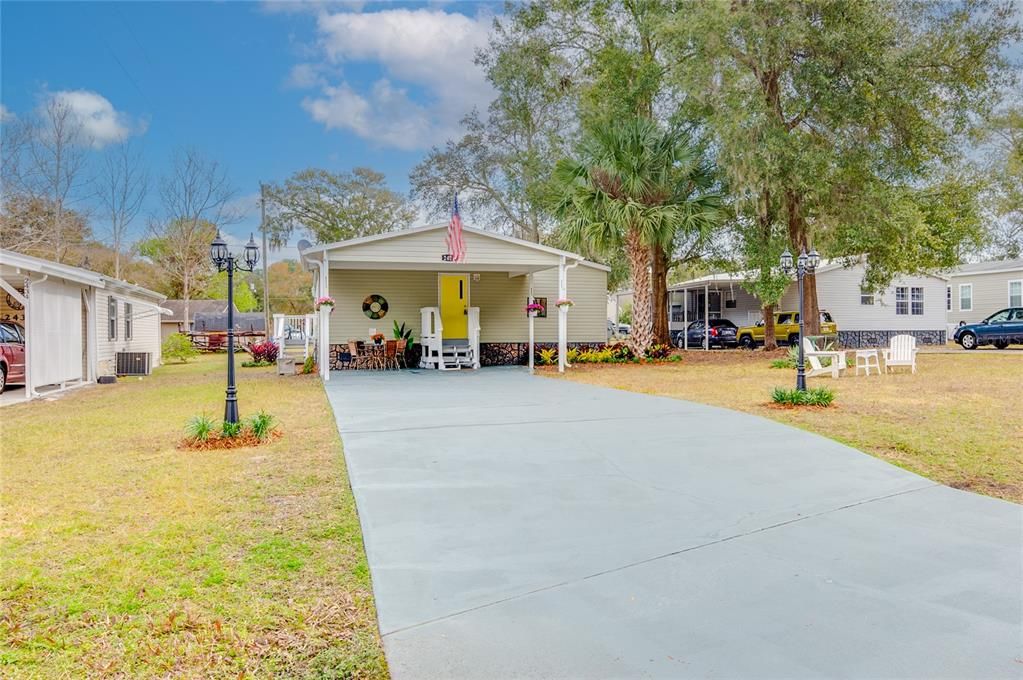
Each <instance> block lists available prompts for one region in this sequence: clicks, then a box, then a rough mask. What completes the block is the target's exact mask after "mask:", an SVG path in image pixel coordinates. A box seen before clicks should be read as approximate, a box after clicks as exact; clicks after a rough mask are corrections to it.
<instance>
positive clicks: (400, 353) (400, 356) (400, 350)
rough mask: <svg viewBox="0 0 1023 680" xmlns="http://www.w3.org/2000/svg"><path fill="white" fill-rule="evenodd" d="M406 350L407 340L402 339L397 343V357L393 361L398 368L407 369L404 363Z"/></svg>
mask: <svg viewBox="0 0 1023 680" xmlns="http://www.w3.org/2000/svg"><path fill="white" fill-rule="evenodd" d="M407 348H408V340H406V339H405V338H402V339H401V340H399V341H398V346H397V348H395V352H396V353H397V355H396V356H395V358H394V359H395V361H396V362H397V365H398V368H408V364H406V363H405V350H406V349H407Z"/></svg>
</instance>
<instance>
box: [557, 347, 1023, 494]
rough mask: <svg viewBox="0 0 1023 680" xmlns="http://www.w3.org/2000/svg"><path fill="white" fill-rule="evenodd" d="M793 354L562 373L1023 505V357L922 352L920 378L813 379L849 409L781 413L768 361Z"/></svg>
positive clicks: (689, 358) (695, 354) (690, 355)
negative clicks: (794, 430)
mask: <svg viewBox="0 0 1023 680" xmlns="http://www.w3.org/2000/svg"><path fill="white" fill-rule="evenodd" d="M784 358H785V352H784V350H779V351H778V352H775V353H765V352H763V351H756V352H702V351H698V350H696V351H693V350H691V351H689V352H687V353H685V362H684V363H682V364H661V365H650V364H646V365H643V364H641V365H631V364H629V365H619V366H577V367H575V368H573V369H572V370H571V371H570V372H568V373H565V374H564V376H563V377H564V378H566V379H569V380H576V381H579V382H585V383H591V384H594V385H603V386H607V387H615V388H619V389H625V390H632V391H634V392H643V393H647V394H656V395H662V396H668V397H675V398H678V399H687V400H690V401H697V402H701V403H705V404H712V405H715V406H723V407H726V408H731V409H735V410H738V411H746V412H748V413H754V414H757V415H760V416H764V417H766V418H771V419H773V420H778V421H781V422H783V423H788V424H790V425H794V426H796V427H801V428H803V429H806V430H810V431H813V432H817V433H818V434H822V435H824V436H825V437H831V438H832V439H836V440H838V441H840V442H842V443H844V444H848V445H849V446H853V447H855V448H858V449H860V450H862V451H866V452H867V453H870V454H873V455H875V456H877V457H879V458H883V459H885V460H887V461H889V462H891V463H894V464H895V465H898V466H900V467H903V468H905V469H907V470H911V471H912V472H916V473H917V474H920V475H923V476H924V477H927V478H929V479H933V480H935V481H937V482H941V483H943V484H948V485H949V486H953V487H957V488H961V489H968V490H971V491H976V492H977V493H983V494H987V495H990V496H995V497H998V498H1004V499H1007V500H1011V501H1015V502H1017V503H1020V502H1023V418H1020V415H1019V404H1020V388H1019V386H1020V384H1021V382H1023V362H1021V361H1020V359H1021V357H1019V356H1010V355H1007V354H994V353H983V352H980V351H977V352H971V353H966V352H963V353H961V354H929V353H927V352H921V353H920V354H919V355H918V357H917V366H918V370H917V373H916V375H913V374H911V373H909V372H908V371H905V370H901V371H899V372H898V373H895V374H890V375H882V376H877V375H872V376H858V377H857V376H854V375H851V373H850V374H847V375H845V376H843V377H842V378H840V379H838V380H832V379H831V378H828V377H817V378H810V379H809V382H810V386H811V387H816V386H826V387H831V388H834V389H835V390H836V392H837V393H838V399H839V402H840V403H841V408H829V409H781V408H777V407H774V406H772V405H771V404H770V403H769V402H767V401H766V400H765V398H764V396H765V395H766V394H768V393H769V392H770V390H771V388H772V387H773V386H774V385H777V384H778V380H779V378H778V375H779V374H778V371H777V370H774V369H772V368H770V366H769V363H770V361H771V360H773V359H784ZM547 375H551V377H555V378H557V377H559V375H558V374H554V373H551V374H547ZM793 378H794V376H793Z"/></svg>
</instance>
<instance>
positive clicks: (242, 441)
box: [178, 428, 284, 451]
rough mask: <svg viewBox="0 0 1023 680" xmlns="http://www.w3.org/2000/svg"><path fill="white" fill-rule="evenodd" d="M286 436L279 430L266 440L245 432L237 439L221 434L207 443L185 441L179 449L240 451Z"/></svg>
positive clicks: (214, 436)
mask: <svg viewBox="0 0 1023 680" xmlns="http://www.w3.org/2000/svg"><path fill="white" fill-rule="evenodd" d="M283 436H284V434H283V433H282V432H281V431H280V430H279V429H276V428H275V429H274V430H273V431H272V432H271V433H270V436H269V437H267V438H266V439H260V438H259V437H257V436H256V435H254V434H252V433H251V432H243V433H241V434H240V435H238V436H237V437H224V436H222V435H219V434H212V435H210V437H209V439H207V440H206V441H198V440H195V439H185V440H183V441H182V442H181V443H180V444H179V445H178V448H179V449H187V450H189V451H219V450H223V449H240V448H244V447H247V446H260V445H261V444H269V443H270V442H275V441H277V440H278V439H280V438H281V437H283Z"/></svg>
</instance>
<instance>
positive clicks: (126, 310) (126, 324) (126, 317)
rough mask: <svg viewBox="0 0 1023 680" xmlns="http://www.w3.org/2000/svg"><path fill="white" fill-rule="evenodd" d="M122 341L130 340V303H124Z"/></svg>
mask: <svg viewBox="0 0 1023 680" xmlns="http://www.w3.org/2000/svg"><path fill="white" fill-rule="evenodd" d="M124 339H125V340H131V303H130V302H125V303H124Z"/></svg>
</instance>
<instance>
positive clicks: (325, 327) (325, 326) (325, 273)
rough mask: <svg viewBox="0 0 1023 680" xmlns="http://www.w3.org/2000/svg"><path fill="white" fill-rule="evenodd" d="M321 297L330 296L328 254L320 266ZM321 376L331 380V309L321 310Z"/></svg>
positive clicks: (325, 379) (324, 254)
mask: <svg viewBox="0 0 1023 680" xmlns="http://www.w3.org/2000/svg"><path fill="white" fill-rule="evenodd" d="M320 295H330V261H329V260H328V259H327V253H323V263H322V264H321V265H320ZM319 314H320V318H319V324H320V328H319V331H320V342H319V345H320V360H319V364H320V376H321V377H322V378H323V380H324V382H327V381H329V380H330V307H327V306H324V307H321V308H320V312H319Z"/></svg>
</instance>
